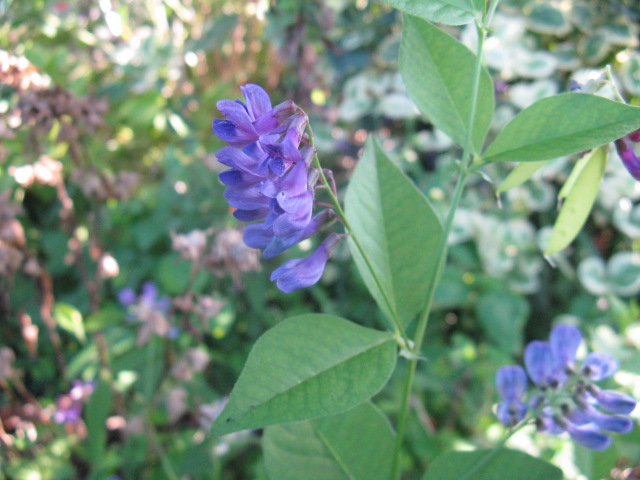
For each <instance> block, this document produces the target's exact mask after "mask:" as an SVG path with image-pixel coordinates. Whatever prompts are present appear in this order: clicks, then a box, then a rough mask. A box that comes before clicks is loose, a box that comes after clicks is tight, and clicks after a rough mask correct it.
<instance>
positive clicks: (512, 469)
mask: <svg viewBox="0 0 640 480" xmlns="http://www.w3.org/2000/svg"><path fill="white" fill-rule="evenodd" d="M474 468H475V470H474ZM461 478H464V479H465V480H505V479H507V478H508V479H509V480H562V470H560V469H559V468H557V467H554V466H553V465H551V464H549V463H547V462H545V461H544V460H539V459H537V458H534V457H532V456H530V455H527V454H526V453H522V452H518V451H515V450H508V449H506V448H501V449H499V450H498V451H494V450H476V451H475V452H449V453H445V454H444V455H440V456H438V457H436V459H435V460H434V461H433V462H432V463H431V464H430V465H429V470H428V471H427V474H426V475H425V476H424V477H423V478H422V480H460V479H461Z"/></svg>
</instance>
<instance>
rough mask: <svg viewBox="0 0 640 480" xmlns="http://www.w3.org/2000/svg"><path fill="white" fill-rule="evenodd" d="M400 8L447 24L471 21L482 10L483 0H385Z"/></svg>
mask: <svg viewBox="0 0 640 480" xmlns="http://www.w3.org/2000/svg"><path fill="white" fill-rule="evenodd" d="M385 1H386V2H387V3H388V4H389V5H391V6H392V7H395V8H397V9H398V10H400V11H402V12H404V13H409V14H411V15H415V16H416V17H420V18H422V19H424V20H429V21H430V22H436V23H444V24H446V25H464V24H465V23H470V22H472V21H473V19H474V18H475V17H476V15H477V14H478V13H481V12H482V0H429V1H427V2H425V1H424V0H385Z"/></svg>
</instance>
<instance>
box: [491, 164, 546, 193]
mask: <svg viewBox="0 0 640 480" xmlns="http://www.w3.org/2000/svg"><path fill="white" fill-rule="evenodd" d="M547 163H549V161H548V160H543V161H541V162H526V163H520V164H518V165H517V166H516V167H515V168H514V169H513V170H511V172H510V173H509V175H507V178H505V179H504V180H503V181H502V183H500V186H499V187H498V190H497V191H498V193H502V192H506V191H507V190H511V189H512V188H514V187H517V186H518V185H522V184H523V183H524V182H526V181H527V180H529V179H530V178H531V177H533V175H534V174H535V173H536V172H537V171H538V170H540V169H541V168H542V167H544V166H545V165H546V164H547Z"/></svg>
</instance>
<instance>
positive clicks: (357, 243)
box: [307, 126, 411, 348]
mask: <svg viewBox="0 0 640 480" xmlns="http://www.w3.org/2000/svg"><path fill="white" fill-rule="evenodd" d="M307 131H308V133H309V144H310V145H313V132H312V130H311V127H309V126H307ZM313 162H314V164H315V167H316V168H317V169H318V173H319V175H320V180H321V181H322V183H323V184H324V185H325V186H326V187H327V189H326V190H327V193H328V194H329V197H330V198H331V202H332V203H333V206H334V208H335V211H336V214H337V215H338V217H339V218H340V221H341V222H342V223H343V224H344V227H345V228H346V229H347V231H348V232H349V233H350V235H351V239H352V240H353V243H354V244H355V246H356V248H357V249H358V252H359V253H360V255H362V258H363V259H364V261H365V263H366V264H367V268H368V269H369V272H370V273H371V276H372V277H373V280H374V281H375V282H376V285H377V287H378V289H379V290H380V292H381V293H382V296H383V298H384V302H385V304H386V305H387V308H388V309H389V311H390V312H391V314H392V315H393V318H392V321H393V323H394V327H395V330H396V331H395V333H396V335H399V336H401V337H402V340H403V342H404V344H405V346H406V348H409V346H410V345H411V342H410V341H409V337H408V336H407V332H406V330H405V328H404V325H402V322H401V321H400V317H399V315H398V312H397V311H396V309H395V308H394V306H393V304H392V303H391V301H390V299H389V297H388V295H387V292H386V291H385V289H384V288H383V286H382V281H381V280H380V277H379V276H378V274H377V273H376V271H375V270H374V268H373V265H372V264H371V260H370V259H369V256H368V255H367V252H366V250H365V249H364V247H363V246H362V244H361V243H360V240H359V239H358V236H357V235H356V233H355V232H354V231H353V228H351V224H350V223H349V220H348V219H347V216H346V215H345V213H344V210H342V206H341V205H340V201H339V200H338V197H337V196H336V194H335V193H334V191H333V189H332V188H331V187H332V185H331V183H330V182H329V181H328V180H327V177H326V176H325V173H324V170H323V168H322V166H321V165H320V159H319V158H318V154H317V153H316V154H315V155H314V157H313Z"/></svg>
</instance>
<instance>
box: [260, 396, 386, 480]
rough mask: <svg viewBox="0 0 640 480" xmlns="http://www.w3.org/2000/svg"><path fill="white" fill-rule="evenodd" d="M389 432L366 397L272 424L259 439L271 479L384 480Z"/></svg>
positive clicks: (377, 411) (380, 413) (379, 414)
mask: <svg viewBox="0 0 640 480" xmlns="http://www.w3.org/2000/svg"><path fill="white" fill-rule="evenodd" d="M394 443H395V434H394V432H393V429H392V428H391V425H390V424H389V420H388V419H387V418H386V417H385V416H384V414H383V413H382V412H381V411H380V410H379V409H378V408H376V407H375V406H373V405H372V404H371V403H369V402H366V403H363V404H362V405H359V406H357V407H356V408H354V409H353V410H349V411H348V412H346V413H342V414H340V415H335V416H331V417H324V418H319V419H316V420H309V421H306V422H298V423H289V424H287V425H276V426H272V427H269V428H267V429H266V431H265V434H264V437H263V439H262V448H263V450H264V457H265V464H266V467H267V472H268V474H269V478H271V479H273V480H300V479H301V478H304V479H305V480H388V478H389V477H390V472H391V463H392V460H393V448H394Z"/></svg>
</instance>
